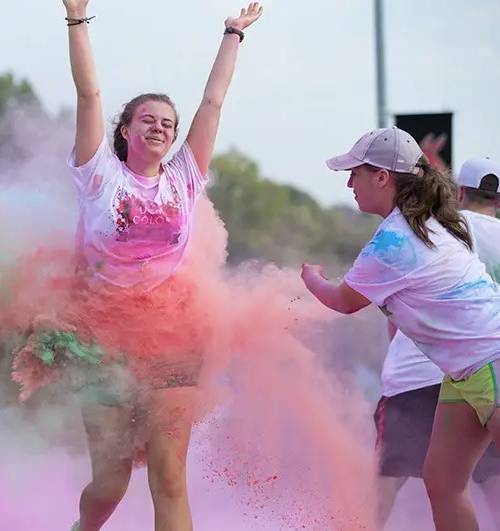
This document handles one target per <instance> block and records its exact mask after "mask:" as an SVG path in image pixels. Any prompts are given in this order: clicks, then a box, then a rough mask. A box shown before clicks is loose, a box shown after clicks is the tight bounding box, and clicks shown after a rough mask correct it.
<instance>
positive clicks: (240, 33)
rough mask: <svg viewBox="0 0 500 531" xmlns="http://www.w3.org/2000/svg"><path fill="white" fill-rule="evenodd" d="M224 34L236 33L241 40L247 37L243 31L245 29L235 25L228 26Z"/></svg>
mask: <svg viewBox="0 0 500 531" xmlns="http://www.w3.org/2000/svg"><path fill="white" fill-rule="evenodd" d="M224 35H231V36H233V35H234V36H236V37H237V38H238V39H239V41H240V42H241V41H242V40H243V39H244V38H245V34H244V33H243V31H241V30H240V29H238V28H236V27H234V26H226V29H225V31H224Z"/></svg>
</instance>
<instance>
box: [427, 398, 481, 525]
mask: <svg viewBox="0 0 500 531" xmlns="http://www.w3.org/2000/svg"><path fill="white" fill-rule="evenodd" d="M490 441H491V436H490V434H489V433H488V430H487V429H486V428H484V427H483V426H482V425H481V423H480V422H479V419H478V417H477V415H476V412H475V411H474V409H472V407H470V406H469V405H468V404H466V403H465V402H463V403H462V402H457V403H444V404H443V403H439V404H438V406H437V409H436V415H435V417H434V425H433V429H432V436H431V442H430V446H429V450H428V452H427V457H426V460H425V464H424V482H425V486H426V489H427V494H428V495H429V499H430V502H431V506H432V514H433V517H434V524H435V526H436V530H437V531H478V530H479V527H478V523H477V520H476V517H475V514H474V509H473V507H472V503H471V501H470V498H469V493H468V483H469V479H470V477H471V475H472V471H473V470H474V467H475V466H476V463H477V462H478V460H479V458H480V457H481V455H482V454H483V452H484V451H485V449H486V447H487V446H488V444H489V443H490Z"/></svg>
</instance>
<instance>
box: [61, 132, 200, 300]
mask: <svg viewBox="0 0 500 531" xmlns="http://www.w3.org/2000/svg"><path fill="white" fill-rule="evenodd" d="M69 166H70V168H71V172H72V175H73V179H74V181H75V183H76V187H77V189H78V192H79V199H80V219H79V224H78V230H77V237H76V241H77V251H78V254H79V256H80V260H81V265H82V266H83V267H85V268H87V270H88V271H89V272H90V276H91V278H97V279H101V280H105V281H107V282H110V283H112V284H115V285H117V286H121V287H131V286H138V285H139V286H141V287H143V288H144V289H146V290H148V289H152V288H153V287H155V286H157V285H159V284H160V283H161V282H163V281H164V280H165V279H166V278H168V277H169V276H170V275H171V274H172V273H173V272H174V271H175V270H176V269H177V267H178V266H179V264H180V263H181V260H182V257H183V255H184V252H185V249H186V245H187V242H188V239H189V234H190V226H191V218H192V215H191V214H192V211H193V208H194V205H195V202H196V199H197V197H198V196H199V195H200V194H201V193H202V191H203V189H204V187H205V185H206V183H207V180H208V179H207V177H206V176H204V175H202V174H201V173H200V170H199V168H198V165H197V163H196V160H195V158H194V156H193V153H192V152H191V149H190V147H189V145H188V143H187V142H184V144H183V145H182V146H181V148H180V149H179V151H178V152H177V153H176V154H175V155H174V157H173V158H172V159H171V160H169V161H168V162H165V163H163V164H162V172H161V173H160V175H159V176H158V177H157V178H156V179H155V178H148V177H143V176H140V175H136V174H134V173H133V172H132V171H131V170H130V169H129V168H128V167H127V166H126V165H125V163H123V162H122V161H120V160H119V159H118V157H117V156H116V155H115V154H114V153H113V152H112V151H111V149H110V147H109V144H108V142H107V139H106V138H104V139H103V140H102V142H101V144H100V146H99V148H98V150H97V152H96V153H95V155H94V156H93V157H92V159H91V160H89V161H88V162H87V163H86V164H84V165H82V166H79V167H76V166H75V151H74V150H73V153H72V154H71V157H70V159H69Z"/></svg>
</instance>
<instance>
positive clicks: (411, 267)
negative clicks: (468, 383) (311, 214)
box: [345, 208, 500, 380]
mask: <svg viewBox="0 0 500 531" xmlns="http://www.w3.org/2000/svg"><path fill="white" fill-rule="evenodd" d="M427 227H428V229H429V237H430V239H431V240H432V242H433V243H434V247H432V248H429V247H427V246H426V245H425V244H424V243H423V242H422V241H421V240H420V239H419V238H417V236H416V235H415V233H414V232H413V231H412V229H411V227H410V226H409V225H408V223H407V221H406V219H405V218H404V216H403V215H402V214H401V212H400V210H399V209H398V208H395V209H394V210H393V211H392V212H391V214H390V215H389V216H388V217H387V218H386V219H385V220H384V221H383V222H382V223H381V225H380V227H379V228H378V230H377V231H376V233H375V235H374V237H373V238H372V239H371V241H370V242H368V244H367V245H366V246H365V247H364V248H363V250H362V251H361V253H360V255H359V256H358V258H357V259H356V261H355V262H354V264H353V266H352V268H351V269H350V271H349V272H348V273H347V275H346V277H345V282H346V283H347V284H348V285H349V286H350V287H351V288H352V289H354V290H356V291H358V292H359V293H361V294H362V295H364V296H365V297H366V298H367V299H369V300H370V301H372V302H373V303H375V304H377V305H378V306H379V307H380V308H381V309H382V310H383V311H384V313H385V314H386V315H387V316H388V317H389V318H390V319H391V321H392V322H393V323H394V325H395V326H396V327H397V328H398V329H400V330H401V332H403V333H404V334H405V335H407V336H408V337H409V338H411V339H412V340H413V342H414V343H415V344H416V346H417V347H418V349H420V350H421V351H422V352H423V353H424V354H425V355H426V356H428V357H429V358H430V359H431V360H432V361H434V363H435V364H436V365H437V366H438V367H439V368H440V369H441V370H442V371H443V372H445V373H446V374H449V375H450V376H451V377H452V378H454V379H455V380H460V379H462V378H465V377H466V376H468V375H469V374H471V373H472V372H474V371H475V370H477V369H479V368H480V367H482V366H484V365H485V364H487V363H488V362H490V361H492V360H494V359H497V358H500V287H499V286H498V285H497V284H496V283H495V282H494V281H493V280H492V278H491V277H490V275H489V274H488V273H487V272H486V269H485V266H484V264H483V263H482V262H481V261H480V260H479V258H478V256H477V255H476V254H474V253H472V252H470V251H469V250H468V249H467V248H466V247H465V245H464V244H463V243H462V242H460V241H459V240H457V239H456V238H454V237H453V236H452V235H451V234H449V233H448V232H447V231H446V229H445V228H444V227H443V226H442V225H441V224H440V223H439V222H438V221H437V220H435V219H434V218H431V219H429V221H428V222H427Z"/></svg>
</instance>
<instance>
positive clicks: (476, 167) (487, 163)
mask: <svg viewBox="0 0 500 531" xmlns="http://www.w3.org/2000/svg"><path fill="white" fill-rule="evenodd" d="M457 183H458V184H459V185H460V186H464V187H465V188H475V189H477V190H482V191H483V192H492V193H494V194H499V193H500V162H497V161H495V160H492V159H490V158H489V157H482V158H474V159H468V160H466V161H465V162H464V163H463V165H462V167H461V168H460V172H459V174H458V177H457Z"/></svg>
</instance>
